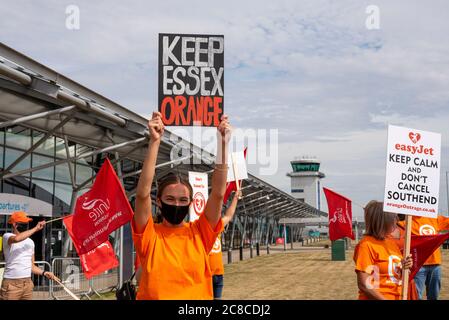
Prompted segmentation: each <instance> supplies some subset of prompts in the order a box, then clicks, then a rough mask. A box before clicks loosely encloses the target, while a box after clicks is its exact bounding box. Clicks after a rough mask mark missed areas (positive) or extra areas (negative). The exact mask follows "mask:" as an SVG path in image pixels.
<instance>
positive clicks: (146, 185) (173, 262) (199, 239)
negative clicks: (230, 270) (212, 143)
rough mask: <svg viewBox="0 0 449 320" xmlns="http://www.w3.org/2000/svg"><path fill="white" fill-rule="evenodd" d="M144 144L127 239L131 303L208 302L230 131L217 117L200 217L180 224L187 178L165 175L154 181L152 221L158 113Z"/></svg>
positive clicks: (186, 196) (189, 189)
mask: <svg viewBox="0 0 449 320" xmlns="http://www.w3.org/2000/svg"><path fill="white" fill-rule="evenodd" d="M148 129H149V132H150V141H149V145H148V150H147V154H146V157H145V161H144V164H143V167H142V173H141V175H140V177H139V182H138V184H137V189H136V203H135V211H134V217H133V221H132V231H133V240H134V245H135V248H136V253H137V255H138V259H139V261H140V264H141V270H142V271H141V277H140V281H139V289H138V291H137V297H136V299H137V300H212V298H213V291H212V273H211V271H210V266H209V259H208V254H209V252H210V251H211V249H212V247H213V245H214V243H215V239H216V238H217V236H218V234H219V232H220V231H221V230H222V227H223V223H222V220H221V209H222V206H223V198H224V194H225V191H226V179H227V169H228V166H227V164H226V160H225V159H227V150H228V144H229V139H230V135H231V127H230V124H229V122H228V118H227V116H223V117H222V119H221V122H220V125H219V126H218V128H217V129H218V130H217V145H218V148H217V157H216V159H217V160H216V164H215V169H214V172H213V174H212V184H211V185H212V190H211V193H210V195H209V198H208V200H207V203H206V207H205V210H204V213H203V214H202V215H201V216H200V218H199V219H197V220H196V221H194V222H185V221H184V219H185V218H186V216H187V214H188V212H189V207H190V204H191V202H192V197H193V194H192V187H191V186H190V184H189V182H188V180H187V179H185V178H183V177H181V176H179V175H176V174H169V175H167V176H165V177H164V178H162V179H160V181H159V182H158V191H157V195H156V206H157V208H158V210H159V211H160V214H161V216H162V222H161V223H159V224H157V223H154V221H153V217H152V212H151V208H152V201H151V195H150V193H151V186H152V183H153V178H154V174H155V166H156V160H157V154H158V150H159V145H160V142H161V138H162V135H163V133H164V125H163V123H162V116H161V114H160V113H159V112H154V113H153V116H152V119H151V120H150V121H149V122H148Z"/></svg>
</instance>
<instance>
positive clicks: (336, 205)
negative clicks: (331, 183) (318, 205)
mask: <svg viewBox="0 0 449 320" xmlns="http://www.w3.org/2000/svg"><path fill="white" fill-rule="evenodd" d="M323 190H324V194H325V195H326V200H327V206H328V209H329V239H330V240H331V241H335V240H338V239H341V238H344V237H348V238H351V239H352V240H354V239H355V238H354V234H353V233H352V203H351V200H349V199H348V198H346V197H343V196H342V195H340V194H338V193H336V192H334V191H332V190H330V189H327V188H323Z"/></svg>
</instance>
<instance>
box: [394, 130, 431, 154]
mask: <svg viewBox="0 0 449 320" xmlns="http://www.w3.org/2000/svg"><path fill="white" fill-rule="evenodd" d="M408 137H409V139H410V141H411V142H412V143H413V145H407V144H401V143H396V144H395V145H394V148H395V149H396V150H400V151H405V152H409V153H411V154H416V153H420V154H428V155H431V156H433V155H434V154H433V151H434V150H433V148H425V147H424V146H423V145H422V144H421V145H419V146H417V145H416V144H417V143H418V141H419V140H420V139H421V135H420V134H419V133H417V132H409V134H408Z"/></svg>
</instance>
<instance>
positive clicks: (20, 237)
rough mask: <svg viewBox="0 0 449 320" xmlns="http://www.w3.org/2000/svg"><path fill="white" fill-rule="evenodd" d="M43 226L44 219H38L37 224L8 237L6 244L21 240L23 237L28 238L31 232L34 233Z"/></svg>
mask: <svg viewBox="0 0 449 320" xmlns="http://www.w3.org/2000/svg"><path fill="white" fill-rule="evenodd" d="M44 226H45V221H40V222H38V224H37V225H36V226H35V227H34V228H31V229H29V230H27V231H24V232H21V233H19V234H18V235H14V236H11V237H9V238H8V244H9V245H12V244H13V243H17V242H21V241H23V240H25V239H28V238H29V237H31V236H32V235H33V234H35V233H36V232H38V231H41V230H42V229H43V228H44Z"/></svg>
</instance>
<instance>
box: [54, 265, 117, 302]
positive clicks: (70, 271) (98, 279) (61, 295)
mask: <svg viewBox="0 0 449 320" xmlns="http://www.w3.org/2000/svg"><path fill="white" fill-rule="evenodd" d="M52 270H53V273H54V274H55V276H57V277H58V278H59V279H61V282H62V284H63V285H64V286H66V287H67V288H68V289H69V290H70V291H72V292H73V293H74V294H75V295H77V296H79V297H80V298H87V299H90V296H92V295H94V294H96V295H99V293H101V292H105V291H111V290H112V289H114V288H116V287H117V285H118V268H115V269H112V270H108V271H106V272H104V273H102V274H101V275H97V276H95V277H93V278H91V279H90V280H88V279H86V277H85V276H84V273H83V270H82V267H81V262H80V258H55V259H53V261H52ZM50 291H51V296H52V297H53V299H57V300H65V299H71V297H70V295H69V294H68V293H67V292H66V291H65V290H64V288H63V287H62V286H61V285H59V284H57V283H53V286H52V287H51V288H50Z"/></svg>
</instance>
